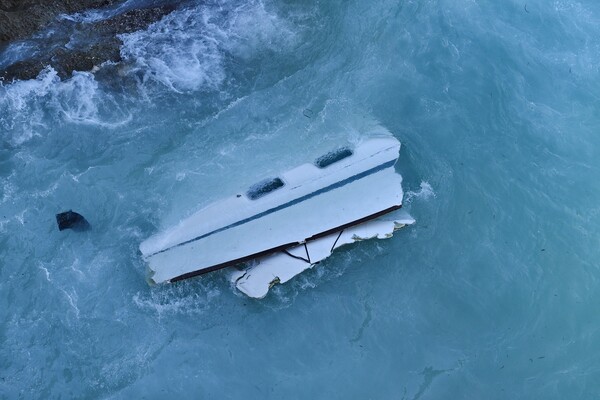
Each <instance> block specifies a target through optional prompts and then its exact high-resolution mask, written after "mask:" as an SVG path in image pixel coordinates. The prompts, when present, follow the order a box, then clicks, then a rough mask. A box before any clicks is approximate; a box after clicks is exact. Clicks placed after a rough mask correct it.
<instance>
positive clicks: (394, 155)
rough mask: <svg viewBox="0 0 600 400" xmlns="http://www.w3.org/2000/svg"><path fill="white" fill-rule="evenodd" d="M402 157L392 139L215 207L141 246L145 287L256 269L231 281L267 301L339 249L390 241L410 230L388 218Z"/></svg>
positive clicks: (374, 141) (338, 154)
mask: <svg viewBox="0 0 600 400" xmlns="http://www.w3.org/2000/svg"><path fill="white" fill-rule="evenodd" d="M399 151H400V142H399V141H398V140H397V139H395V138H393V137H391V136H384V137H372V138H369V139H366V140H364V141H363V142H362V143H360V144H358V145H356V146H354V147H342V148H338V149H336V150H333V151H331V152H329V153H327V154H325V155H323V156H321V157H319V158H317V159H316V160H315V161H314V162H312V163H307V164H303V165H300V166H298V167H296V168H294V169H292V170H289V171H287V172H283V173H281V174H279V175H278V176H273V177H270V178H267V179H264V180H262V181H260V182H258V183H256V184H254V185H252V186H250V187H249V188H248V189H247V190H245V191H244V192H240V193H238V194H236V195H233V196H231V197H229V198H225V199H223V200H221V201H217V202H215V203H212V204H211V205H209V206H207V207H205V208H203V209H202V210H200V211H198V212H196V213H195V214H193V215H191V216H190V217H188V218H186V219H184V220H182V221H181V222H180V223H179V224H178V225H176V226H174V227H172V228H170V229H168V230H166V231H164V232H161V233H159V234H156V235H154V236H152V237H150V238H148V239H147V240H145V241H144V242H142V243H141V245H140V251H141V253H142V256H143V258H144V260H145V261H146V262H147V264H148V268H149V279H150V281H151V282H154V283H163V282H176V281H179V280H182V279H186V278H191V277H193V276H197V275H200V274H204V273H207V272H211V271H215V270H218V269H221V268H225V267H230V266H236V265H240V264H242V263H246V262H248V261H253V262H252V263H250V264H249V266H247V267H246V268H245V269H242V270H238V271H235V272H234V273H232V274H231V279H232V281H233V282H234V283H235V285H236V287H237V288H238V289H240V290H241V291H242V292H244V293H246V294H247V295H249V296H251V297H264V295H266V293H267V291H268V289H269V287H271V286H272V285H273V284H275V283H278V282H281V283H282V282H285V281H287V280H289V279H291V278H292V277H293V276H295V275H297V274H298V273H300V272H302V271H303V270H305V269H307V268H310V267H312V266H313V265H315V264H316V263H318V262H319V261H321V260H322V259H324V258H326V257H327V256H329V255H330V254H331V252H333V251H334V250H335V249H337V248H339V247H340V246H342V245H344V244H348V243H352V242H355V241H357V240H364V239H369V238H375V237H377V238H386V237H390V236H391V235H392V233H393V231H394V230H395V229H398V228H399V227H402V226H404V225H406V224H410V223H413V222H414V220H413V219H412V218H411V217H410V216H409V215H408V214H406V213H398V212H396V213H393V212H394V211H396V210H399V209H400V208H401V207H402V197H403V191H402V176H401V175H400V174H398V173H396V171H395V169H394V165H395V163H396V161H397V159H398V156H399ZM390 213H392V214H390ZM384 216H388V217H390V218H388V219H387V220H384V219H382V218H383V217H384Z"/></svg>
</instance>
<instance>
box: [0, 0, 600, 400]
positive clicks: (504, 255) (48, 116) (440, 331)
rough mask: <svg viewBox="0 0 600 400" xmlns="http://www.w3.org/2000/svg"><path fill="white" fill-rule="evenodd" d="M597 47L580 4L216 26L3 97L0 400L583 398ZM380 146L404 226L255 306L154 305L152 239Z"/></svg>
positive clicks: (380, 6) (234, 1) (202, 285)
mask: <svg viewBox="0 0 600 400" xmlns="http://www.w3.org/2000/svg"><path fill="white" fill-rule="evenodd" d="M599 37H600V3H597V2H594V1H591V0H584V1H574V0H562V1H559V0H556V1H551V0H546V1H542V0H532V1H528V2H527V4H525V3H522V2H516V1H511V0H509V1H503V2H499V1H491V0H488V1H485V0H471V1H450V0H437V1H434V0H431V1H409V0H404V1H385V0H382V1H377V2H364V1H357V0H350V1H345V2H342V1H325V2H316V3H306V2H301V1H292V0H288V1H281V2H277V1H271V0H263V1H260V0H250V1H238V0H225V1H220V2H213V1H209V2H205V3H201V4H198V5H196V6H194V5H191V6H188V7H187V8H183V9H180V10H179V11H177V12H175V13H174V14H172V15H170V16H168V17H166V18H165V19H164V20H163V21H161V22H159V23H157V24H156V25H154V26H152V27H150V28H149V29H148V30H147V31H144V32H138V33H134V34H130V35H127V36H124V37H123V39H124V42H125V44H124V46H123V48H122V50H121V51H122V55H123V57H124V58H125V59H126V60H127V62H126V63H125V65H124V66H123V65H122V66H114V65H107V66H104V67H103V68H102V69H101V70H100V71H98V72H97V73H96V74H95V75H92V74H88V73H76V74H75V75H74V76H73V78H71V79H70V80H68V81H64V82H61V81H59V80H58V78H56V77H55V75H54V72H53V71H52V70H46V71H45V72H44V73H42V74H41V75H40V76H39V77H38V79H37V80H33V81H25V82H17V83H13V84H5V85H4V86H0V140H1V147H0V176H1V181H0V182H1V185H0V321H1V322H0V397H2V398H28V399H29V398H43V399H46V398H167V397H176V398H206V399H215V398H218V399H221V398H230V399H238V398H256V399H271V398H272V399H281V398H290V399H295V398H299V399H300V398H302V399H303V398H322V399H326V398H327V399H332V398H333V399H348V398H352V399H594V398H598V397H599V396H600V318H599V317H598V306H599V305H600V268H599V266H600V261H599V260H600V246H599V244H600V243H599V237H600V229H599V226H600V204H599V199H600V179H598V177H599V176H600V135H599V132H600V97H599V96H600V95H599V94H600V79H599V78H600V67H599V65H600V42H599V41H598V38H599ZM9 50H10V49H9ZM9 50H8V51H5V53H3V55H0V58H1V57H9V56H10V57H12V56H14V54H15V52H14V51H12V52H11V51H9ZM378 126H383V127H385V128H387V129H389V130H390V131H391V132H392V133H393V134H394V135H395V136H396V137H397V138H398V139H399V140H400V141H401V142H402V143H403V148H402V150H401V156H400V160H399V162H398V165H397V170H398V171H399V172H400V173H402V175H403V176H404V186H405V190H406V192H407V196H406V199H405V207H406V209H408V210H409V211H410V213H411V214H412V215H413V216H414V217H415V218H416V219H417V223H416V225H414V226H412V227H410V228H407V229H405V230H402V231H399V232H397V233H396V234H395V235H394V237H393V238H392V239H390V240H386V241H371V242H363V243H360V244H358V245H356V246H353V247H350V248H346V249H343V250H342V251H339V252H336V253H335V254H334V256H332V257H331V258H329V259H328V260H327V261H326V262H324V263H322V264H320V265H318V266H317V267H315V268H314V269H313V270H311V271H307V272H306V273H304V274H302V275H301V276H298V277H296V278H295V279H294V280H293V281H291V282H289V283H287V284H285V285H281V286H278V287H275V288H274V289H273V290H272V291H271V292H270V293H269V295H268V296H267V297H266V298H265V299H263V300H258V301H257V300H251V299H248V298H246V297H244V296H243V295H242V294H240V293H239V292H237V291H236V290H235V289H234V288H232V287H231V286H230V284H229V283H228V281H227V273H226V272H225V271H221V272H217V273H214V274H209V275H205V276H202V277H200V278H198V279H192V280H188V281H185V282H182V283H179V284H175V285H167V286H154V287H150V286H148V284H147V283H146V280H145V266H144V264H143V262H142V260H141V259H140V257H139V255H138V253H137V248H138V246H139V243H140V242H141V241H142V240H144V239H145V238H147V237H149V236H150V235H152V234H154V233H156V232H158V231H159V230H161V229H163V228H165V227H167V226H169V225H171V224H173V223H175V222H177V221H178V220H180V219H181V218H182V217H185V216H187V215H190V214H191V213H192V212H194V211H196V210H198V209H199V208H201V207H202V206H203V205H206V204H208V203H209V202H211V201H212V200H215V199H218V198H219V197H222V196H224V195H228V194H231V193H234V192H235V191H236V190H238V188H240V187H247V186H248V185H249V184H251V183H253V182H255V181H256V180H257V177H264V176H268V175H269V174H271V173H273V172H275V173H276V172H278V171H280V170H284V169H287V168H289V167H290V166H294V165H297V164H298V163H301V162H305V161H306V160H311V159H313V158H314V157H316V156H317V155H319V154H322V153H323V152H324V151H326V150H329V149H331V148H335V147H339V146H340V144H345V143H353V142H356V141H357V140H359V138H361V137H362V135H364V134H365V132H368V131H369V130H371V129H375V128H376V127H378ZM69 208H72V209H74V210H77V211H79V212H80V213H82V214H83V215H85V216H86V217H87V219H88V220H89V221H90V223H91V224H92V226H93V229H92V230H91V231H89V232H86V233H76V232H70V231H65V232H58V230H57V229H56V223H55V220H54V214H55V213H57V212H59V211H63V210H67V209H69Z"/></svg>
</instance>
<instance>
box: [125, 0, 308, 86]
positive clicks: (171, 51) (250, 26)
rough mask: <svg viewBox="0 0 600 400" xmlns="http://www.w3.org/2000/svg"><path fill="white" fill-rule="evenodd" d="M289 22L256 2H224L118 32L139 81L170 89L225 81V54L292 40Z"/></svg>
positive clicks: (249, 52) (238, 54) (251, 51)
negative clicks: (155, 83) (157, 84)
mask: <svg viewBox="0 0 600 400" xmlns="http://www.w3.org/2000/svg"><path fill="white" fill-rule="evenodd" d="M295 38H296V34H295V32H294V30H293V29H292V27H291V26H290V25H289V23H288V22H287V21H286V20H284V19H283V18H280V17H279V16H278V15H277V13H276V12H274V11H271V10H269V9H268V8H267V7H266V6H265V4H264V3H263V2H262V1H257V0H253V1H249V2H238V1H225V2H224V3H222V4H221V3H220V4H218V5H217V4H204V5H200V6H197V7H194V8H188V9H184V10H180V11H175V12H173V13H171V14H169V15H167V16H166V17H165V18H163V19H162V20H161V21H159V22H157V23H154V24H152V25H151V26H150V27H149V28H148V29H147V30H145V31H139V32H134V33H130V34H124V35H121V39H122V40H123V42H124V45H123V47H122V49H121V55H122V57H123V59H124V60H126V61H128V62H130V63H131V64H132V65H133V67H132V68H131V69H130V70H129V73H130V74H134V75H136V76H139V77H141V82H142V83H146V82H148V81H154V82H159V83H161V84H163V85H165V86H167V87H168V88H170V89H172V90H175V91H195V90H201V89H202V90H217V89H219V88H220V86H221V85H222V84H223V82H224V81H225V80H226V77H227V73H226V67H225V60H226V58H227V57H228V56H233V57H240V58H244V59H247V58H250V57H252V56H253V55H254V54H256V52H257V51H260V50H265V49H270V50H273V51H275V50H278V49H279V50H280V49H282V48H284V47H286V46H289V45H291V44H293V43H295Z"/></svg>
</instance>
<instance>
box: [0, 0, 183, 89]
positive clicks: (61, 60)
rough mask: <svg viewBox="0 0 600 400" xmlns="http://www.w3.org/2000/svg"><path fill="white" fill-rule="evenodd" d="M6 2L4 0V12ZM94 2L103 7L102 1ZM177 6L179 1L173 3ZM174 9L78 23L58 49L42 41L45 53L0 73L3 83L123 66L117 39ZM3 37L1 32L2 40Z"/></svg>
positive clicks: (157, 8)
mask: <svg viewBox="0 0 600 400" xmlns="http://www.w3.org/2000/svg"><path fill="white" fill-rule="evenodd" d="M5 1H6V0H0V10H2V7H1V5H2V4H4V3H3V2H5ZM92 2H95V3H100V1H99V0H94V1H92ZM104 2H108V3H111V2H113V0H104ZM50 3H51V2H50ZM175 3H177V1H173V4H175ZM174 9H175V6H174V5H165V6H161V7H153V8H143V9H134V10H130V11H127V12H124V13H122V14H119V15H116V16H114V17H112V18H109V19H106V20H101V21H98V22H94V23H74V24H73V27H72V30H71V31H70V32H69V33H68V34H67V35H64V34H63V37H61V40H62V41H61V42H60V43H59V44H58V45H57V44H56V42H55V43H53V45H50V44H48V43H47V41H48V39H47V38H43V39H40V40H39V43H38V47H42V48H43V51H40V52H37V53H36V55H35V56H34V57H33V58H31V59H27V60H22V61H17V62H15V63H13V64H12V65H9V66H7V67H6V68H3V69H0V81H6V82H10V81H13V80H15V79H16V80H25V79H34V78H35V77H37V76H38V74H39V73H40V72H41V71H42V70H43V69H44V68H45V67H46V66H51V67H52V68H54V69H55V70H56V72H57V74H58V76H59V77H60V78H62V79H66V78H69V77H70V76H71V74H72V72H73V71H91V70H92V69H93V68H94V67H95V66H98V65H100V64H102V63H103V62H105V61H113V62H119V61H121V54H120V47H121V45H122V42H121V40H120V39H119V38H118V37H117V35H119V34H122V33H131V32H135V31H138V30H140V29H144V28H146V27H148V26H149V25H150V24H152V23H154V22H156V21H158V20H160V19H161V18H162V17H163V16H165V15H167V14H169V13H170V12H172V11H173V10H174ZM1 12H2V11H0V13H1ZM0 25H1V14H0ZM1 35H2V33H1V32H0V39H1V38H2V36H1ZM72 39H75V40H72ZM73 43H80V44H79V45H74V44H73ZM67 45H68V47H67ZM53 46H54V47H53Z"/></svg>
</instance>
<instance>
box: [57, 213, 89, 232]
mask: <svg viewBox="0 0 600 400" xmlns="http://www.w3.org/2000/svg"><path fill="white" fill-rule="evenodd" d="M56 223H57V224H58V230H59V231H64V230H65V229H73V230H74V231H85V230H88V229H90V228H91V226H90V223H89V222H87V220H86V219H85V218H84V217H83V215H81V214H78V213H76V212H75V211H73V210H69V211H65V212H62V213H60V214H56Z"/></svg>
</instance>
